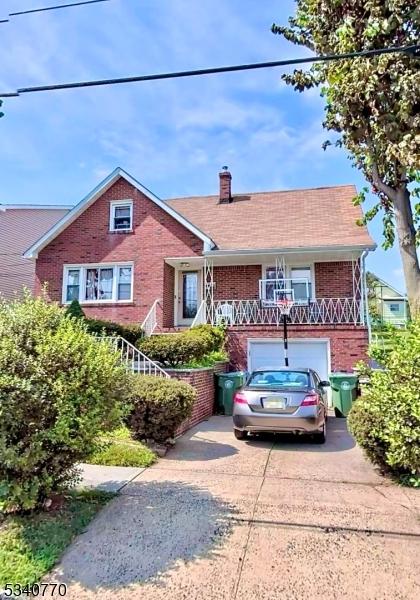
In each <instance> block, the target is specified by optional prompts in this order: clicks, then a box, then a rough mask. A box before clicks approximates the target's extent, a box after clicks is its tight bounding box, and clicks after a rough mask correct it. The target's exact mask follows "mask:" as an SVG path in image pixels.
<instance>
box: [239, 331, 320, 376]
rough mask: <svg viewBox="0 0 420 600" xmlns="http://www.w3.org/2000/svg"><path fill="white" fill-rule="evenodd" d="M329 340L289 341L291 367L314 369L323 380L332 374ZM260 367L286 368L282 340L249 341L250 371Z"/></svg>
mask: <svg viewBox="0 0 420 600" xmlns="http://www.w3.org/2000/svg"><path fill="white" fill-rule="evenodd" d="M329 346H330V345H329V340H327V339H308V338H306V339H302V340H293V339H291V340H289V352H288V355H289V365H290V366H291V367H309V368H311V369H314V371H316V372H317V373H318V375H319V376H320V377H321V379H328V378H329V372H330V347H329ZM259 367H284V353H283V340H282V339H280V340H279V339H248V370H249V371H252V370H254V369H258V368H259Z"/></svg>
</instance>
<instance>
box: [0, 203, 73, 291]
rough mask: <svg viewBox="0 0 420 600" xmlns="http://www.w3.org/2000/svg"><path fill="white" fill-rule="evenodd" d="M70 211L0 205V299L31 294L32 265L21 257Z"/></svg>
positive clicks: (66, 208)
mask: <svg viewBox="0 0 420 600" xmlns="http://www.w3.org/2000/svg"><path fill="white" fill-rule="evenodd" d="M69 208H70V207H66V206H36V205H26V204H0V297H1V298H6V299H10V298H13V297H15V296H16V294H18V295H19V294H21V293H22V290H23V288H24V287H26V288H28V289H30V290H32V289H33V287H34V283H35V264H34V261H33V260H29V259H28V258H24V257H23V256H22V254H23V253H24V252H25V251H26V250H27V249H28V248H29V246H32V244H33V243H34V242H36V240H38V239H39V238H40V237H41V235H43V234H44V233H45V232H46V231H48V229H50V227H52V226H53V225H55V224H56V223H57V221H58V220H59V219H61V217H63V216H64V215H65V214H66V213H67V212H68V211H69Z"/></svg>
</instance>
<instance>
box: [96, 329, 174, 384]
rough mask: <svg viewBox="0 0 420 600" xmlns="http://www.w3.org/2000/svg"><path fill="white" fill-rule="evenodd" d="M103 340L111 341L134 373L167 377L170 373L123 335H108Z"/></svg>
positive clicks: (122, 359)
mask: <svg viewBox="0 0 420 600" xmlns="http://www.w3.org/2000/svg"><path fill="white" fill-rule="evenodd" d="M102 339H103V340H106V341H109V342H110V343H111V344H112V346H113V347H114V349H115V351H116V352H119V354H120V357H121V361H122V362H123V363H125V364H126V365H127V368H128V369H129V370H130V371H132V372H133V373H139V374H141V375H154V376H155V377H167V378H169V377H170V375H169V373H167V372H166V371H165V370H164V369H162V367H161V366H159V365H158V364H157V363H156V362H154V361H153V360H152V359H151V358H149V357H148V356H146V355H145V354H144V353H143V352H142V351H141V350H139V349H138V348H136V347H135V346H133V344H131V343H130V342H129V341H127V340H126V339H125V338H123V337H121V336H107V337H103V338H102Z"/></svg>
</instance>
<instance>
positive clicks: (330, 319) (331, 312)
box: [212, 298, 364, 326]
mask: <svg viewBox="0 0 420 600" xmlns="http://www.w3.org/2000/svg"><path fill="white" fill-rule="evenodd" d="M212 314H213V315H214V318H213V324H214V325H217V324H218V323H220V322H225V323H226V324H227V325H233V326H235V325H278V324H279V323H281V321H282V316H281V314H280V310H279V309H278V308H277V307H276V306H264V303H263V302H261V300H217V301H215V302H214V303H213V311H212ZM289 322H290V323H292V324H294V325H334V324H352V325H362V324H364V315H363V312H362V309H361V302H360V300H357V299H355V298H319V299H316V300H309V301H308V302H307V303H305V304H295V305H294V306H293V307H292V310H291V312H290V321H289Z"/></svg>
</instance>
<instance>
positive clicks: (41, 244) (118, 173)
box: [24, 167, 214, 258]
mask: <svg viewBox="0 0 420 600" xmlns="http://www.w3.org/2000/svg"><path fill="white" fill-rule="evenodd" d="M120 177H122V178H123V179H125V180H126V181H127V182H128V183H130V184H131V185H132V186H133V187H134V188H136V189H137V190H139V191H140V192H141V193H142V194H144V195H145V196H146V197H147V198H149V200H151V201H152V202H154V203H155V204H157V206H159V207H160V208H161V209H162V210H164V211H165V212H166V213H167V214H169V215H170V216H171V217H173V218H174V219H175V220H176V221H178V222H179V223H181V225H183V226H184V227H185V228H186V229H188V230H189V231H191V232H192V233H193V234H194V235H196V236H197V237H198V238H199V239H201V240H202V241H203V244H204V249H205V250H210V249H211V248H213V247H214V242H213V240H212V239H211V238H210V237H208V236H207V235H206V234H205V233H203V231H201V229H200V228H199V227H197V225H195V224H193V223H191V222H190V221H189V220H188V219H187V218H186V217H185V216H184V215H182V214H180V213H179V212H178V211H177V210H176V209H175V208H174V207H172V206H170V205H169V204H167V203H166V202H164V201H163V200H161V199H160V198H158V197H157V196H156V195H155V194H153V192H151V191H150V190H149V189H147V188H146V187H144V185H142V184H141V183H140V182H139V181H137V180H136V179H134V177H132V176H131V175H129V174H128V173H127V172H126V171H124V169H121V168H120V167H117V168H116V169H115V170H114V171H112V173H110V174H109V175H108V177H105V179H104V180H103V181H101V183H100V184H99V185H97V186H96V187H95V188H94V189H93V190H92V191H91V192H90V193H89V194H88V195H87V196H85V197H84V198H83V200H81V201H80V202H79V204H76V206H75V207H74V208H72V210H70V212H68V213H67V214H66V215H65V216H64V217H63V218H62V219H60V221H58V223H56V224H55V225H54V226H53V227H51V229H49V230H48V231H47V232H46V233H45V234H44V235H43V236H42V237H41V238H40V239H39V240H38V241H37V242H35V244H33V245H32V246H31V247H30V248H28V250H26V252H25V254H24V256H25V258H37V256H38V253H39V252H40V251H41V250H42V249H43V248H45V246H47V245H48V244H49V243H50V242H51V241H52V240H53V239H54V238H55V237H57V236H58V235H59V234H60V233H61V232H62V231H64V229H66V227H68V226H69V225H70V224H71V223H73V221H75V220H76V219H77V218H78V217H79V216H80V215H81V214H82V213H83V212H84V211H85V210H86V209H87V208H89V206H91V205H92V204H93V203H94V202H95V200H97V199H98V198H99V197H100V196H101V195H102V194H103V193H105V192H106V191H107V190H108V189H109V188H110V187H111V186H112V185H113V184H114V183H115V182H116V181H117V180H118V179H119V178H120Z"/></svg>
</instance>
